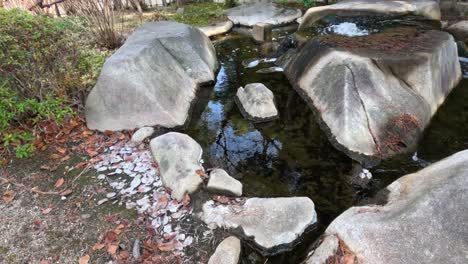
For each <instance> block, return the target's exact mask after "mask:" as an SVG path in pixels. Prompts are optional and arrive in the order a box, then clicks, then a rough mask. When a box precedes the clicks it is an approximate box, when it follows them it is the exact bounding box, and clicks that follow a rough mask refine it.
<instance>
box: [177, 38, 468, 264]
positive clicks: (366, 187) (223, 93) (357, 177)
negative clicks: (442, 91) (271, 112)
mask: <svg viewBox="0 0 468 264" xmlns="http://www.w3.org/2000/svg"><path fill="white" fill-rule="evenodd" d="M276 37H278V38H282V37H284V36H281V35H278V36H276ZM215 46H216V50H217V55H218V60H219V62H220V70H219V73H218V75H217V81H216V84H215V85H214V87H213V86H211V87H203V88H202V89H201V91H200V99H199V101H198V102H197V104H196V105H195V106H194V112H193V114H192V119H191V121H190V123H189V126H188V128H187V129H186V131H185V133H187V134H189V135H190V136H191V137H193V138H194V139H195V140H196V141H197V142H198V143H200V145H201V146H202V148H203V150H204V156H203V159H204V162H205V167H206V168H212V167H220V168H223V169H225V170H226V171H227V172H228V173H230V175H232V176H233V177H235V178H237V179H239V180H240V181H241V182H242V184H243V188H244V196H246V197H287V196H307V197H310V198H311V199H312V200H313V201H314V203H315V207H316V211H317V214H318V223H317V225H316V226H315V228H314V229H313V230H311V231H309V232H308V233H306V234H305V235H304V236H303V238H302V240H301V242H300V243H299V244H298V245H296V247H295V248H294V250H293V251H291V252H286V253H282V254H279V255H276V256H273V257H269V258H268V260H267V258H265V257H262V256H261V255H259V254H258V253H256V252H255V251H254V250H253V249H252V248H250V247H249V246H248V245H244V246H243V247H244V248H243V253H242V254H243V255H242V262H241V263H244V264H247V263H249V264H250V263H252V264H253V263H278V264H279V263H282V264H287V263H299V262H300V261H302V260H303V259H304V258H305V255H306V254H307V252H308V248H309V247H310V246H311V245H312V243H313V242H314V241H315V240H316V239H317V238H319V237H320V235H321V234H323V231H324V230H325V228H326V227H327V226H328V224H329V223H330V222H331V221H333V219H335V218H336V217H337V216H338V215H339V214H340V213H342V212H343V211H345V210H346V209H348V208H349V207H351V206H354V205H357V204H360V203H365V201H366V199H367V198H368V197H371V196H372V195H374V194H376V193H377V192H378V191H379V190H381V189H382V188H384V187H385V186H387V185H388V184H390V183H391V182H392V181H394V180H396V179H397V178H399V177H401V176H403V175H405V174H408V173H411V172H415V171H417V170H419V169H421V168H423V167H424V166H427V165H428V164H430V163H432V162H435V161H438V160H440V159H442V158H444V157H447V156H448V155H450V154H453V153H455V152H457V151H460V150H463V149H467V148H468V126H467V125H466V124H467V123H468V104H467V103H466V102H468V80H467V79H465V80H463V81H462V82H461V83H460V84H459V85H458V87H456V88H455V89H454V90H453V91H452V93H451V95H450V96H449V97H448V98H447V100H446V101H445V103H444V105H443V106H441V108H440V109H439V111H438V112H437V114H436V115H435V116H434V118H433V120H432V123H431V124H430V126H429V127H428V128H427V129H426V131H425V135H424V137H423V139H422V141H421V142H420V144H419V147H418V150H417V155H415V153H411V154H408V155H401V156H399V157H397V158H393V159H391V160H387V161H385V162H383V163H381V164H380V165H379V166H377V167H374V168H372V169H369V172H370V173H369V172H367V171H362V168H361V167H360V165H359V164H357V163H355V162H353V161H352V160H351V159H350V158H348V157H347V156H346V155H345V154H343V153H341V152H340V151H338V150H336V149H335V148H334V147H333V146H332V145H331V144H330V142H329V141H328V139H327V137H326V136H325V134H324V133H323V132H322V130H321V129H320V127H319V125H318V124H317V122H316V121H315V118H314V116H313V113H312V111H311V110H310V109H309V107H308V106H307V105H306V103H305V102H304V101H303V100H302V99H301V98H300V97H299V95H298V94H297V93H296V92H295V91H294V89H293V88H292V87H291V85H290V84H289V81H288V80H287V78H286V77H285V76H284V74H283V73H282V72H272V73H261V72H260V73H259V72H257V71H258V70H260V69H266V68H269V67H273V66H275V65H274V62H272V61H266V62H259V63H258V65H256V66H255V64H256V62H255V63H251V64H250V65H249V66H251V67H249V68H247V67H245V66H244V65H246V64H248V62H250V61H252V60H255V59H259V58H265V57H264V56H262V55H261V54H260V51H259V49H258V48H259V46H258V45H257V44H256V43H255V42H254V41H253V39H251V38H249V37H247V36H245V35H241V34H235V33H233V34H231V35H230V36H229V37H228V38H227V39H226V40H224V41H218V42H216V44H215ZM243 62H244V63H243ZM246 62H247V63H246ZM253 66H255V67H253ZM255 82H259V83H263V84H265V85H266V86H267V87H268V88H269V89H270V90H272V91H273V93H274V94H275V100H276V104H277V107H278V111H279V113H280V118H279V119H277V120H274V121H271V122H267V123H261V124H254V123H252V122H250V121H248V120H246V119H245V118H243V116H242V115H241V112H240V111H239V108H238V107H237V105H236V103H235V101H234V97H235V94H236V91H237V89H238V88H239V87H240V86H245V85H246V84H249V83H255ZM365 176H372V178H371V179H368V178H366V177H365ZM244 244H245V243H244Z"/></svg>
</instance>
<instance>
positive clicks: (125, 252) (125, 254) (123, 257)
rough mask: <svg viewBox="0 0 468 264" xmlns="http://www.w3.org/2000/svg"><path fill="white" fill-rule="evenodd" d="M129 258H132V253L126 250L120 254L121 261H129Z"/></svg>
mask: <svg viewBox="0 0 468 264" xmlns="http://www.w3.org/2000/svg"><path fill="white" fill-rule="evenodd" d="M129 257H130V252H128V250H124V251H122V252H120V254H119V259H121V260H125V259H128V258H129Z"/></svg>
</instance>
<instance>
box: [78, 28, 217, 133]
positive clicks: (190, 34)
mask: <svg viewBox="0 0 468 264" xmlns="http://www.w3.org/2000/svg"><path fill="white" fill-rule="evenodd" d="M216 68H217V60H216V52H215V50H214V47H213V45H212V44H211V42H210V40H209V38H208V37H207V36H206V35H205V34H203V33H202V32H201V31H200V30H198V29H196V28H193V27H190V26H187V25H184V24H179V23H175V22H168V21H165V22H151V23H146V24H144V25H143V26H141V27H139V28H138V29H137V30H136V31H135V32H134V33H133V34H132V35H131V36H130V37H129V38H128V40H127V41H126V42H125V44H124V45H123V46H122V47H121V48H120V49H119V50H117V51H116V52H115V53H114V54H113V55H112V56H111V57H110V58H109V59H107V61H106V62H105V64H104V67H103V69H102V71H101V75H100V76H99V79H98V81H97V84H96V86H95V87H94V88H93V90H92V91H91V93H90V94H89V96H88V98H87V101H86V122H87V125H88V127H89V128H90V129H97V130H123V129H134V128H139V127H143V126H156V125H159V126H163V127H176V126H181V125H183V124H184V123H185V122H186V120H187V117H188V112H189V109H190V105H191V103H192V101H193V100H194V99H195V93H196V91H197V88H198V86H199V85H200V84H202V83H206V82H210V81H213V80H214V79H215V75H214V71H215V70H216Z"/></svg>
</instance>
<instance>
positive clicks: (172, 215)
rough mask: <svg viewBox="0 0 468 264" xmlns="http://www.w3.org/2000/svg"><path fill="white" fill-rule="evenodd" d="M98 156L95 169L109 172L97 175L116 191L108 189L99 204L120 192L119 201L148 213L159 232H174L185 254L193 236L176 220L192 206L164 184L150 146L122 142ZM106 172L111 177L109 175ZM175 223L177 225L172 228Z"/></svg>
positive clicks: (178, 248)
mask: <svg viewBox="0 0 468 264" xmlns="http://www.w3.org/2000/svg"><path fill="white" fill-rule="evenodd" d="M99 158H100V159H101V161H99V162H97V163H96V164H95V165H94V169H96V170H98V171H102V172H106V174H101V175H99V176H98V179H100V180H102V181H103V182H105V183H107V184H109V187H110V188H112V189H114V190H115V191H114V192H109V193H107V194H106V197H107V198H103V199H102V200H99V201H98V204H103V203H105V202H107V201H108V200H109V198H113V199H115V198H116V197H117V193H119V197H118V199H121V202H120V203H123V204H125V207H126V208H127V209H132V208H134V209H136V210H137V211H138V213H140V214H145V215H147V216H148V217H149V218H150V222H151V224H152V227H153V228H154V230H155V231H156V232H158V233H159V234H160V235H165V234H166V235H171V236H172V235H174V237H175V240H176V241H173V242H172V243H174V248H175V249H176V250H177V251H178V252H179V253H180V254H183V250H184V248H185V247H187V246H189V245H191V244H192V243H193V237H191V236H187V235H186V234H185V233H184V232H185V230H183V229H182V228H180V227H179V226H177V224H178V223H179V222H180V221H181V219H184V218H186V217H188V216H191V215H192V212H193V208H192V207H190V206H183V204H182V203H179V202H178V201H177V200H173V199H172V198H171V195H170V194H169V193H168V192H167V190H166V189H165V188H163V187H162V182H161V179H160V177H159V173H158V167H157V164H155V163H154V162H153V157H152V155H151V152H150V151H149V149H139V148H137V147H136V146H135V145H134V144H131V143H125V142H120V143H117V144H116V145H114V146H112V147H109V148H108V150H107V152H105V153H104V154H101V155H100V157H99ZM106 175H107V176H112V177H109V178H107V177H106ZM118 199H117V200H118ZM115 202H118V201H115ZM173 226H177V228H175V229H173Z"/></svg>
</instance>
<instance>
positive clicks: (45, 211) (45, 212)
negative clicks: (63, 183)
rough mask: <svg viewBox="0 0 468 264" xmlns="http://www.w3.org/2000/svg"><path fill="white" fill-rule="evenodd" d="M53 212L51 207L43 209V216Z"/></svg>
mask: <svg viewBox="0 0 468 264" xmlns="http://www.w3.org/2000/svg"><path fill="white" fill-rule="evenodd" d="M51 211H52V208H51V207H49V208H45V209H42V211H41V212H42V214H44V215H46V214H49V213H50V212H51Z"/></svg>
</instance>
